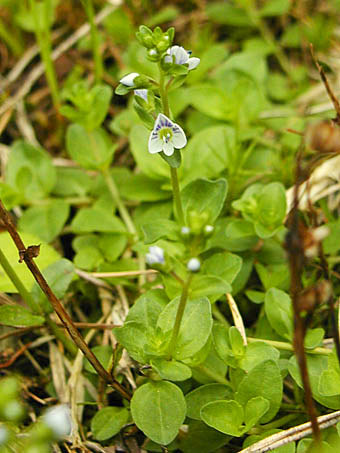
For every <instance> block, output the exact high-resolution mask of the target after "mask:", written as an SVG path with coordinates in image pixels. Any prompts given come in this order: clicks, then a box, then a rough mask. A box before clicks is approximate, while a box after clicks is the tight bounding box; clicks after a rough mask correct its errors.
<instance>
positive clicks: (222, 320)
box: [212, 304, 230, 327]
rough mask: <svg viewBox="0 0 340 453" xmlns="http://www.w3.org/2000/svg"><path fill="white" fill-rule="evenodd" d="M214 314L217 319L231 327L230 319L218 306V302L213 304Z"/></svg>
mask: <svg viewBox="0 0 340 453" xmlns="http://www.w3.org/2000/svg"><path fill="white" fill-rule="evenodd" d="M212 314H213V315H214V317H215V318H216V319H217V321H220V322H221V323H222V324H224V325H225V326H226V327H230V324H229V322H228V320H227V319H226V318H225V317H224V316H223V315H222V313H221V312H220V310H219V309H218V308H217V307H216V304H213V306H212Z"/></svg>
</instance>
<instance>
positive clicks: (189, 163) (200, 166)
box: [180, 125, 236, 184]
mask: <svg viewBox="0 0 340 453" xmlns="http://www.w3.org/2000/svg"><path fill="white" fill-rule="evenodd" d="M235 142H236V138H235V130H234V129H233V128H232V127H230V126H228V125H223V126H222V125H218V126H215V125H214V126H211V127H205V128H204V129H203V130H201V129H199V130H198V131H197V133H196V134H195V135H194V136H193V137H192V138H191V139H190V140H189V142H188V145H187V146H186V148H185V150H184V152H183V164H182V166H181V170H180V172H181V173H180V174H182V175H183V180H184V184H185V183H187V182H191V181H194V180H195V179H197V178H212V179H213V178H216V177H218V176H219V175H220V174H221V173H222V172H223V171H224V170H225V169H226V168H228V166H229V163H230V160H231V156H232V155H233V153H234V152H235V151H234V150H235V146H236V143H235Z"/></svg>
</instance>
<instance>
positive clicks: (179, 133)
mask: <svg viewBox="0 0 340 453" xmlns="http://www.w3.org/2000/svg"><path fill="white" fill-rule="evenodd" d="M171 130H172V133H173V136H172V140H171V141H172V144H173V145H174V147H175V148H178V149H180V148H184V146H185V145H186V144H187V138H186V136H185V133H184V131H183V129H182V128H181V127H180V126H179V125H178V124H174V125H173V127H172V128H171Z"/></svg>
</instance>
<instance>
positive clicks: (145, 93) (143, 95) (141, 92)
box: [134, 89, 148, 102]
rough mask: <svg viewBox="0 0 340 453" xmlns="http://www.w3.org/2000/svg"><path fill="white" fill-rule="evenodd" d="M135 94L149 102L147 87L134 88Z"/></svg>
mask: <svg viewBox="0 0 340 453" xmlns="http://www.w3.org/2000/svg"><path fill="white" fill-rule="evenodd" d="M134 94H135V95H136V96H139V97H140V98H142V99H144V101H146V102H148V90H146V89H142V90H134Z"/></svg>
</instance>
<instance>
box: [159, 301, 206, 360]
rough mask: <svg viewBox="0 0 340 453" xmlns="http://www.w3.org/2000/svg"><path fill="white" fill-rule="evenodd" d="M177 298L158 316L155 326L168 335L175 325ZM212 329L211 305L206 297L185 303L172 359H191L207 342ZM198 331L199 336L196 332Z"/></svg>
mask: <svg viewBox="0 0 340 453" xmlns="http://www.w3.org/2000/svg"><path fill="white" fill-rule="evenodd" d="M178 304H179V298H176V299H174V300H173V301H172V302H170V303H169V304H168V305H167V306H166V307H165V308H164V310H163V311H162V313H161V314H160V316H159V318H158V321H157V326H158V327H159V328H160V329H161V330H162V331H163V332H164V334H166V333H170V332H171V330H172V329H173V327H174V324H175V317H176V313H177V309H178ZM211 328H212V316H211V305H210V302H209V300H208V299H207V298H206V297H202V298H200V299H191V300H188V301H187V304H186V307H185V310H184V315H183V319H182V323H181V327H180V330H179V334H178V339H177V344H176V349H175V351H174V358H176V359H178V360H181V359H185V358H187V357H191V356H192V355H193V354H195V353H196V352H198V351H199V350H200V349H201V348H203V346H204V345H205V343H206V342H207V341H208V338H209V335H210V332H211ZM198 331H199V333H200V334H199V335H197V332H198Z"/></svg>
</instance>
